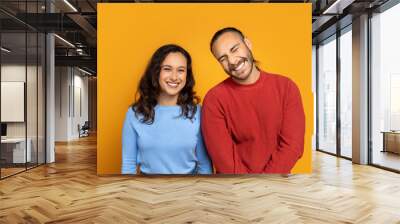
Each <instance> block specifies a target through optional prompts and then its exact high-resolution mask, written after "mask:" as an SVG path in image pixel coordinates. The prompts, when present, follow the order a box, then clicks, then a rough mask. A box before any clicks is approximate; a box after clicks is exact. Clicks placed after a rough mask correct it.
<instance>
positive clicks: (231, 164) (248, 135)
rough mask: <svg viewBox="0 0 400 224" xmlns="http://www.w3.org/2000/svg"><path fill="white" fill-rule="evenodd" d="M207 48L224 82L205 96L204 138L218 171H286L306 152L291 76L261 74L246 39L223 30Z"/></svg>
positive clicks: (230, 29) (299, 106)
mask: <svg viewBox="0 0 400 224" xmlns="http://www.w3.org/2000/svg"><path fill="white" fill-rule="evenodd" d="M210 49H211V52H212V54H213V55H214V57H215V58H216V59H217V60H218V62H219V63H220V65H221V66H222V68H223V69H224V71H225V72H226V73H227V74H228V75H229V77H228V78H227V79H225V80H224V81H223V82H221V83H219V84H218V85H217V86H215V87H213V88H212V89H211V90H210V91H209V92H208V93H207V95H206V97H205V99H204V103H203V109H202V131H203V136H204V140H205V143H206V146H207V149H208V152H209V155H210V157H211V159H212V161H213V164H214V166H215V168H216V171H217V173H229V174H242V173H285V174H286V173H290V171H291V169H292V168H293V166H294V165H295V164H296V162H297V160H298V159H299V158H300V157H301V156H302V154H303V150H304V132H305V115H304V110H303V105H302V100H301V95H300V92H299V89H298V87H297V86H296V84H295V83H294V82H293V81H291V80H290V79H289V78H287V77H284V76H281V75H276V74H271V73H267V72H265V71H262V70H260V69H259V68H258V67H257V66H256V64H255V60H254V57H253V54H252V51H251V49H252V46H251V43H250V41H249V40H248V39H247V38H246V37H245V36H244V35H243V33H242V32H241V31H239V30H238V29H236V28H233V27H227V28H224V29H221V30H219V31H218V32H216V33H215V34H214V36H213V37H212V40H211V43H210Z"/></svg>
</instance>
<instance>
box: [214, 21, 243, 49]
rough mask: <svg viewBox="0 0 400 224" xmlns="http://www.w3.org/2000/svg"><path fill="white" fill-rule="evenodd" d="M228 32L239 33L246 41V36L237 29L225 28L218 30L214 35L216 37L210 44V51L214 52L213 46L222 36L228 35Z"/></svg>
mask: <svg viewBox="0 0 400 224" xmlns="http://www.w3.org/2000/svg"><path fill="white" fill-rule="evenodd" d="M228 32H234V33H237V34H239V36H240V37H241V38H242V40H244V35H243V33H242V31H240V30H238V29H237V28H235V27H225V28H223V29H220V30H218V31H217V32H216V33H215V34H214V36H213V37H212V38H211V42H210V50H211V52H212V46H213V44H214V42H215V41H216V40H217V39H218V37H220V36H221V35H222V34H224V33H228Z"/></svg>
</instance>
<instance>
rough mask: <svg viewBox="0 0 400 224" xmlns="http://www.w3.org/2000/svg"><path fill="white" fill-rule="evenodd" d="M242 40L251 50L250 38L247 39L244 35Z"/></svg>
mask: <svg viewBox="0 0 400 224" xmlns="http://www.w3.org/2000/svg"><path fill="white" fill-rule="evenodd" d="M243 40H244V43H245V44H246V46H247V47H248V48H249V49H250V50H252V47H253V46H252V45H251V42H250V40H249V39H247V38H246V37H245V38H244V39H243Z"/></svg>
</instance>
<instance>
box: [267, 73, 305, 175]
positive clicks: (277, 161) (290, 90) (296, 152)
mask: <svg viewBox="0 0 400 224" xmlns="http://www.w3.org/2000/svg"><path fill="white" fill-rule="evenodd" d="M282 122H283V123H282V127H281V130H280V132H279V144H278V150H276V151H274V153H273V154H272V156H271V159H270V160H269V162H268V163H267V166H266V168H265V173H290V171H291V169H292V168H293V166H294V165H295V164H296V162H297V160H298V159H299V158H300V157H301V156H302V155H303V151H304V133H305V114H304V109H303V104H302V100H301V95H300V91H299V89H298V87H297V86H296V84H295V83H294V82H293V81H291V80H288V82H287V88H286V94H285V96H284V110H283V119H282Z"/></svg>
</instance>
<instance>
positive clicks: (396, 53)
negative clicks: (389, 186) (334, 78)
mask: <svg viewBox="0 0 400 224" xmlns="http://www.w3.org/2000/svg"><path fill="white" fill-rule="evenodd" d="M399 21H400V4H398V5H396V6H394V7H393V8H391V9H389V10H387V11H385V12H383V13H381V14H376V15H374V16H373V18H372V20H371V22H372V24H371V25H372V38H371V40H372V52H373V54H372V80H371V85H372V87H371V88H372V100H371V101H372V102H371V103H372V112H371V115H372V130H371V131H372V163H373V164H378V165H381V166H385V167H388V168H392V169H396V170H400V110H399V109H400V108H399V107H400V105H399V99H398V97H399V95H400V63H399V58H400V42H399V40H400V32H399V29H398V22H399Z"/></svg>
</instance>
